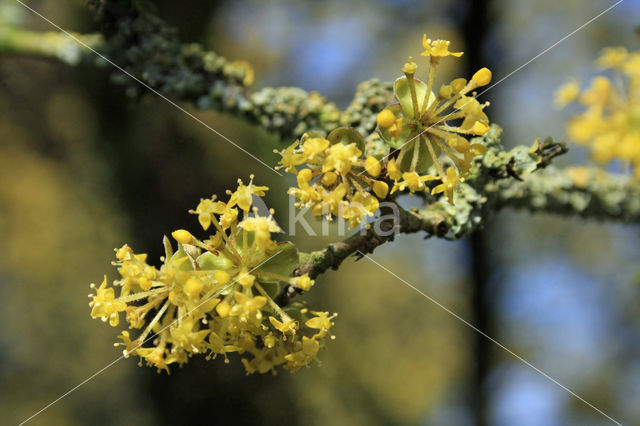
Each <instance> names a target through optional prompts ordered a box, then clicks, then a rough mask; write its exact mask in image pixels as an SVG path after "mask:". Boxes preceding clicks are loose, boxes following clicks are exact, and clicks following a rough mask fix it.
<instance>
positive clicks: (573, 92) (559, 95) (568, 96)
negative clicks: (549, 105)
mask: <svg viewBox="0 0 640 426" xmlns="http://www.w3.org/2000/svg"><path fill="white" fill-rule="evenodd" d="M579 94H580V86H579V85H578V82H577V81H576V80H575V79H571V80H570V81H568V82H567V83H565V84H563V85H562V86H560V87H559V88H558V90H557V91H556V97H555V104H556V106H558V108H564V107H565V106H566V105H568V104H570V103H571V102H573V101H575V100H576V99H578V95H579Z"/></svg>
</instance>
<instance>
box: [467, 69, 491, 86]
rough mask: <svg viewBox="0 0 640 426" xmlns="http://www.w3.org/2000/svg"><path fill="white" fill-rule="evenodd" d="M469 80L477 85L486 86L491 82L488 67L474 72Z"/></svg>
mask: <svg viewBox="0 0 640 426" xmlns="http://www.w3.org/2000/svg"><path fill="white" fill-rule="evenodd" d="M471 81H473V82H474V83H475V84H476V85H477V86H486V85H487V84H489V83H490V82H491V71H490V70H489V68H486V67H485V68H480V69H479V70H478V71H476V73H475V74H474V75H473V77H471Z"/></svg>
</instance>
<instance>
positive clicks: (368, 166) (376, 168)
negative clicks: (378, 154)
mask: <svg viewBox="0 0 640 426" xmlns="http://www.w3.org/2000/svg"><path fill="white" fill-rule="evenodd" d="M364 167H365V170H366V171H367V173H369V175H370V176H372V177H378V176H379V175H380V172H381V171H382V165H381V164H380V162H379V161H378V160H376V158H375V157H373V156H371V155H370V156H369V157H367V160H366V161H365V163H364Z"/></svg>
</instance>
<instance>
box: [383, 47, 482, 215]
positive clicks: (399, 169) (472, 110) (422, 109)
mask: <svg viewBox="0 0 640 426" xmlns="http://www.w3.org/2000/svg"><path fill="white" fill-rule="evenodd" d="M422 44H423V47H424V49H425V51H424V52H422V56H427V57H428V58H429V74H428V77H427V83H426V84H425V83H424V82H422V81H421V80H419V79H417V78H415V74H416V71H417V69H418V65H417V64H416V63H414V62H413V60H412V58H409V62H408V63H406V64H405V65H404V67H403V69H402V71H403V72H404V77H401V78H399V79H398V80H396V82H395V84H394V93H395V98H396V101H397V102H394V103H392V104H391V105H389V106H387V107H386V108H385V109H383V110H382V111H381V112H380V113H379V114H378V116H377V121H378V127H379V131H380V134H381V135H382V137H383V139H384V140H385V141H386V142H387V143H388V144H389V145H390V146H391V148H392V149H393V150H392V153H391V155H390V156H389V157H391V160H390V161H389V162H388V164H387V174H388V176H389V178H391V179H392V180H393V181H394V182H395V184H394V186H393V188H392V191H391V192H395V191H397V190H405V189H408V190H409V191H410V192H412V193H413V192H415V191H423V190H425V189H426V187H425V182H427V181H430V180H437V179H439V180H440V181H441V184H439V185H437V186H435V187H434V188H433V189H432V191H431V192H432V193H433V194H437V193H441V192H443V193H444V194H445V196H446V198H447V200H448V201H449V202H450V203H452V204H453V198H454V189H455V187H456V185H458V184H459V183H460V182H462V181H463V180H464V177H465V176H466V175H467V173H468V171H469V169H470V167H471V163H472V160H473V159H474V157H476V156H478V155H481V154H483V153H485V152H486V147H485V146H484V145H482V144H480V143H475V142H471V141H469V140H468V138H469V137H473V136H482V135H484V134H485V133H486V132H487V131H488V130H489V119H488V117H487V115H486V114H485V113H484V111H483V110H484V108H485V106H487V105H488V103H485V104H481V103H480V102H478V100H477V99H476V96H477V93H476V92H474V89H476V88H478V87H482V86H486V85H487V84H489V83H490V81H491V71H489V69H487V68H482V69H480V70H479V71H477V72H476V73H475V74H474V75H473V77H472V78H471V80H469V81H467V80H466V79H464V78H457V79H455V80H453V81H451V82H450V83H449V84H444V85H442V86H440V88H439V89H438V90H437V91H435V85H434V81H435V70H436V68H437V66H438V64H439V62H440V59H441V58H443V57H446V56H454V57H460V56H462V52H451V51H449V42H448V41H445V40H435V41H432V40H430V39H428V38H427V36H426V35H425V36H424V38H423V41H422ZM434 92H435V93H434ZM442 153H444V154H445V155H446V156H447V157H448V158H449V159H450V161H451V162H452V163H453V165H452V166H450V167H449V168H448V169H445V165H444V164H443V163H442V162H441V161H440V155H441V154H442ZM432 167H433V168H435V173H436V174H435V175H434V174H432V173H431V171H432Z"/></svg>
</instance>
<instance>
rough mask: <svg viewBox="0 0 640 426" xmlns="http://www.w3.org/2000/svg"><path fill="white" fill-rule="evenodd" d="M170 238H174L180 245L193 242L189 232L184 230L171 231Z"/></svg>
mask: <svg viewBox="0 0 640 426" xmlns="http://www.w3.org/2000/svg"><path fill="white" fill-rule="evenodd" d="M171 236H172V237H173V238H175V240H176V241H177V242H179V243H180V244H191V243H192V242H193V240H194V238H193V235H191V232H189V231H187V230H184V229H178V230H176V231H173V232H172V233H171Z"/></svg>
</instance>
